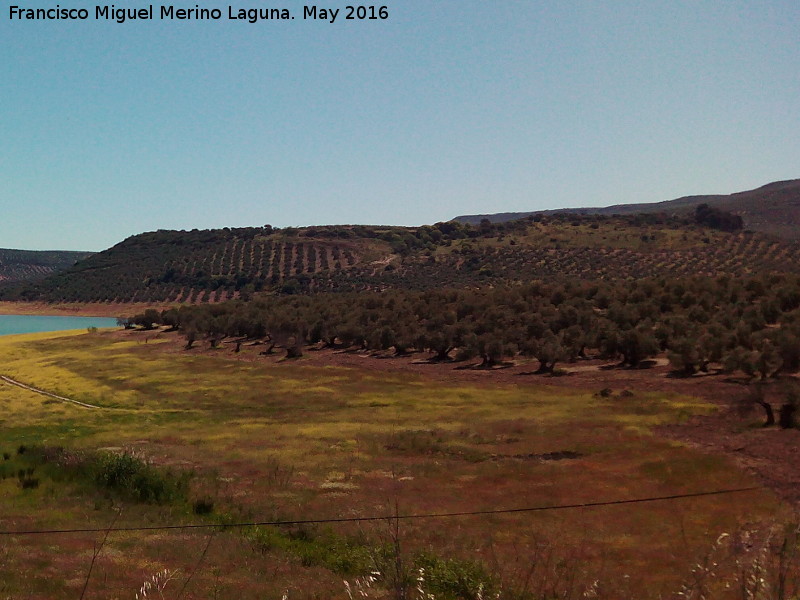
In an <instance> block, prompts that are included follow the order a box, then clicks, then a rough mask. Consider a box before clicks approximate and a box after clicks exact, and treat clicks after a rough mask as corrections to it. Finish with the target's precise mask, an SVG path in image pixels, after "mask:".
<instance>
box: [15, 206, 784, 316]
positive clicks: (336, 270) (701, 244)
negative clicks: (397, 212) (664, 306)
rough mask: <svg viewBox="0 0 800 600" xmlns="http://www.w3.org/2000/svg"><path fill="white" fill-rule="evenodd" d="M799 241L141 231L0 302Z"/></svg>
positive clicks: (757, 269) (445, 281) (342, 283)
mask: <svg viewBox="0 0 800 600" xmlns="http://www.w3.org/2000/svg"><path fill="white" fill-rule="evenodd" d="M797 251H798V244H797V243H796V242H788V241H783V240H780V239H778V238H776V237H773V236H768V235H764V234H760V233H752V232H742V231H739V232H725V231H719V230H715V229H709V228H706V227H701V226H699V225H697V224H695V223H694V222H693V221H692V220H690V219H688V218H676V217H667V216H665V215H663V214H650V215H630V216H616V217H609V216H603V215H570V214H554V215H549V216H541V215H538V216H534V217H530V218H527V219H523V220H518V221H510V222H506V223H498V224H489V223H484V224H482V225H480V226H478V227H474V226H471V225H469V224H460V223H457V222H452V221H451V222H447V223H437V224H436V225H432V226H423V227H419V228H403V227H379V226H371V227H370V226H330V227H312V228H304V229H295V228H291V229H290V228H286V229H273V228H271V227H266V228H240V229H220V230H207V231H198V230H193V231H188V232H187V231H157V232H152V233H145V234H141V235H137V236H133V237H131V238H129V239H127V240H125V241H123V242H121V243H119V244H117V245H116V246H114V247H112V248H110V249H108V250H106V251H104V252H100V253H98V254H95V255H93V256H90V257H89V258H87V259H86V260H83V261H81V262H79V263H78V264H76V265H75V266H73V267H71V268H69V269H67V270H65V271H62V272H59V273H56V274H54V275H52V276H50V277H48V278H46V279H44V280H42V281H38V282H33V283H28V284H22V285H17V286H14V287H9V288H7V289H5V290H3V291H2V292H0V299H4V300H38V301H46V302H76V301H83V302H87V301H88V302H98V301H99V302H163V301H167V302H189V303H195V302H208V301H212V302H217V301H221V300H225V299H229V298H234V297H245V298H246V297H250V296H252V295H253V294H254V293H258V292H270V293H278V294H284V295H286V294H296V293H307V292H323V291H361V290H376V289H378V290H379V289H388V288H404V289H416V290H425V289H434V288H440V287H443V286H455V287H463V286H470V287H483V286H493V285H499V284H504V283H513V282H525V281H530V280H534V279H542V278H573V279H574V278H579V279H585V280H593V279H603V280H613V279H628V278H640V277H649V276H686V275H696V274H702V275H721V274H728V275H748V274H753V273H763V272H800V264H799V263H798V261H797V260H796V258H795V257H796V256H797Z"/></svg>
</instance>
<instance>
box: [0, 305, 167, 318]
mask: <svg viewBox="0 0 800 600" xmlns="http://www.w3.org/2000/svg"><path fill="white" fill-rule="evenodd" d="M170 306H173V305H171V304H158V303H156V304H148V303H135V304H125V303H108V304H105V303H94V302H74V303H72V302H57V303H48V302H21V301H0V315H31V316H46V315H50V316H60V317H63V316H71V317H130V316H133V315H135V314H137V313H140V312H142V311H144V310H145V309H147V308H155V309H157V310H161V309H163V308H168V307H170Z"/></svg>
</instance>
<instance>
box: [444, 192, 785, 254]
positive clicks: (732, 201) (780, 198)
mask: <svg viewBox="0 0 800 600" xmlns="http://www.w3.org/2000/svg"><path fill="white" fill-rule="evenodd" d="M700 204H708V205H710V206H713V207H715V208H719V209H722V210H725V211H728V212H731V213H733V214H735V215H739V216H741V217H742V219H743V220H744V224H745V227H746V228H747V229H751V230H753V231H759V232H762V233H769V234H772V235H777V236H780V237H782V238H784V239H791V240H797V239H800V179H792V180H789V181H777V182H774V183H769V184H767V185H764V186H761V187H759V188H757V189H754V190H749V191H745V192H738V193H735V194H729V195H709V196H685V197H683V198H677V199H675V200H667V201H664V202H654V203H648V204H615V205H613V206H606V207H603V208H591V207H587V208H565V209H557V210H544V211H532V212H519V213H494V214H485V215H462V216H459V217H456V218H455V219H454V220H456V221H458V222H460V223H471V224H473V225H478V224H479V223H480V222H481V220H482V219H489V221H491V222H493V223H500V222H505V221H512V220H515V219H520V218H524V217H527V216H530V215H534V214H553V213H564V212H568V213H580V214H598V215H614V214H618V215H630V214H639V213H667V214H674V215H685V214H689V213H691V212H692V211H693V210H694V209H695V208H696V207H697V206H698V205H700Z"/></svg>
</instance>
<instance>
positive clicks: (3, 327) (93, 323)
mask: <svg viewBox="0 0 800 600" xmlns="http://www.w3.org/2000/svg"><path fill="white" fill-rule="evenodd" d="M116 326H117V320H116V319H115V318H111V317H53V316H39V315H35V316H33V315H0V335H8V334H10V333H36V332H38V331H66V330H68V329H87V328H89V327H116Z"/></svg>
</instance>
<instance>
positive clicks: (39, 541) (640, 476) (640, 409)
mask: <svg viewBox="0 0 800 600" xmlns="http://www.w3.org/2000/svg"><path fill="white" fill-rule="evenodd" d="M176 348H177V344H176V342H175V341H174V340H173V339H172V338H170V337H169V336H166V335H163V334H161V335H160V336H156V335H155V334H153V335H151V337H150V339H149V340H148V342H147V343H144V337H143V336H142V335H136V334H130V335H128V334H127V333H126V334H119V333H115V334H100V335H93V336H89V335H77V334H69V335H66V334H55V335H54V334H49V335H41V334H37V335H29V336H10V337H7V338H0V364H2V365H3V366H2V370H3V371H4V373H5V374H8V375H10V376H12V377H14V378H15V379H19V380H20V381H24V382H26V383H29V384H31V385H35V386H36V387H39V388H42V389H46V390H48V391H52V392H55V393H58V394H60V395H64V396H68V397H74V398H76V399H79V400H83V401H86V402H90V403H92V404H97V405H100V406H103V407H107V408H106V409H104V410H86V409H81V408H79V407H74V406H69V405H65V404H62V403H56V402H51V401H48V399H46V398H44V397H42V396H40V395H38V394H33V393H30V392H26V391H24V390H20V389H19V388H12V387H11V386H5V385H3V386H0V406H2V407H3V409H2V410H3V416H2V425H0V426H1V427H2V431H3V445H4V447H3V448H0V451H9V452H12V451H13V449H14V448H16V447H17V446H18V445H19V444H28V445H33V444H45V445H63V446H66V447H69V448H100V447H108V446H112V447H131V448H136V449H137V451H138V452H141V453H144V454H145V455H147V456H148V457H149V458H150V459H152V460H153V461H154V462H155V464H157V465H161V466H164V467H167V466H169V467H172V468H179V469H192V470H194V471H196V472H197V474H198V475H197V477H196V478H195V480H194V493H196V494H197V495H198V496H202V497H204V498H205V497H208V498H210V499H212V500H213V501H214V506H215V510H216V511H217V518H220V519H222V518H226V519H234V520H237V519H256V520H263V519H268V520H269V519H276V518H282V519H286V518H308V517H319V518H337V517H350V516H367V515H374V514H389V513H391V512H392V507H393V506H394V505H395V503H396V506H397V507H398V510H399V512H401V513H428V512H452V511H464V510H486V509H495V508H517V507H524V506H547V505H550V506H552V505H558V504H572V503H579V502H591V501H597V500H613V499H624V498H633V497H646V496H659V495H666V494H677V493H682V492H694V491H698V490H710V489H719V488H729V487H740V486H745V485H750V484H752V481H751V480H750V479H749V478H748V477H747V476H746V475H745V474H743V473H741V472H740V471H738V470H737V469H736V468H735V467H734V466H732V465H731V464H729V463H728V462H726V461H725V460H723V459H720V458H716V457H712V456H707V455H703V454H699V453H698V452H696V451H695V450H692V449H689V448H687V447H683V446H681V445H678V444H675V443H671V442H668V441H665V440H662V439H659V438H657V437H654V436H653V435H652V434H651V433H650V427H652V426H653V425H656V424H661V423H670V422H677V421H680V420H681V419H684V418H686V416H687V415H690V414H696V413H702V412H707V411H709V410H711V408H710V407H709V406H708V405H706V404H704V403H702V402H700V401H697V400H694V399H691V398H688V397H684V396H677V395H664V394H660V393H637V394H636V395H635V397H633V398H630V399H620V398H610V399H604V398H600V397H599V396H596V395H595V394H593V393H590V392H585V391H577V390H576V391H572V390H568V389H564V388H563V387H560V388H555V387H553V388H551V387H547V386H542V385H522V384H519V385H502V386H493V385H491V384H490V383H487V384H476V385H466V384H447V383H443V382H441V381H432V380H430V379H426V378H424V377H421V376H417V375H409V374H408V373H403V374H391V373H385V372H375V371H369V370H366V369H356V368H334V367H327V368H326V367H313V366H307V365H306V364H304V362H303V361H299V362H291V363H287V362H282V363H276V362H270V363H265V362H248V361H242V360H232V359H229V358H227V357H225V356H224V355H222V354H220V355H219V356H200V355H189V354H187V353H183V352H180V351H177V350H176ZM559 452H569V453H573V454H569V456H574V458H568V459H565V460H548V459H547V456H550V455H552V453H559ZM0 492H1V493H0V498H2V500H0V514H3V515H4V516H3V518H2V519H0V528H3V529H8V528H13V527H19V526H31V527H65V526H80V527H85V526H96V527H100V528H102V527H104V526H107V524H108V522H109V521H110V520H111V518H112V517H111V515H112V514H113V513H112V511H111V505H112V503H114V504H117V505H118V504H119V501H118V500H114V499H113V498H112V499H109V498H108V497H106V496H103V495H102V494H98V492H96V491H93V490H91V489H86V488H85V487H80V486H74V485H70V484H66V483H63V482H59V481H56V480H50V479H47V478H45V479H43V481H42V484H41V486H40V487H39V488H38V489H36V490H22V489H20V488H19V486H18V485H17V484H16V480H14V479H11V478H8V479H4V480H2V481H0ZM781 510H782V509H781V507H780V505H779V503H778V502H777V501H776V500H775V499H774V497H773V496H772V495H771V494H770V493H768V492H766V491H764V492H755V493H748V494H736V495H730V496H727V497H725V498H724V500H723V499H721V498H719V497H712V498H695V499H687V500H680V501H674V502H656V503H649V504H642V505H626V506H610V507H603V508H596V509H583V510H566V511H549V512H538V513H520V514H511V515H492V516H480V517H467V518H459V519H441V520H435V521H434V520H420V521H407V522H406V521H404V522H403V525H402V530H401V532H400V533H401V535H402V540H403V552H404V553H407V556H408V560H409V561H410V562H409V564H411V563H412V562H413V557H414V556H418V555H419V554H420V553H424V552H427V553H433V554H434V555H435V556H437V557H440V558H441V559H450V558H452V559H458V560H461V561H468V562H470V561H471V562H475V563H479V564H482V565H483V566H484V567H485V569H486V570H487V571H488V572H490V573H493V574H494V576H495V577H496V578H497V580H498V581H501V582H502V584H503V586H504V588H505V589H507V590H509V592H508V594H510V593H511V592H510V590H513V589H515V588H517V589H519V588H525V587H526V586H527V588H528V589H529V591H536V590H539V587H535V586H541V585H542V582H545V581H550V582H551V583H552V582H553V581H554V578H555V577H556V570H557V567H558V568H560V569H561V570H562V571H564V574H563V576H564V577H566V576H567V575H570V576H571V577H573V578H574V579H576V581H575V587H574V590H581V593H583V592H582V590H584V589H585V586H586V585H589V584H591V582H593V581H594V580H595V579H599V580H600V581H601V582H606V583H604V585H605V586H606V588H604V589H607V588H608V586H609V585H616V586H617V588H616V589H618V590H620V589H622V587H620V586H621V585H622V583H621V582H629V583H625V586H627V588H629V591H630V594H631V596H630V597H653V598H655V597H659V596H658V595H659V594H662V596H663V595H664V594H668V593H671V592H674V591H675V590H678V589H680V585H681V582H682V581H683V577H684V575H685V574H686V573H687V572H688V571H689V565H690V564H691V563H692V561H694V562H696V561H697V557H700V556H703V554H704V553H705V552H707V549H708V547H709V545H710V544H711V543H712V542H713V540H715V539H716V538H717V536H718V535H719V534H720V533H721V532H732V531H738V530H739V529H740V528H741V527H742V525H743V524H745V523H756V522H761V521H770V522H771V521H773V520H775V519H776V518H781ZM197 518H198V517H197V516H195V515H192V514H190V513H187V512H186V511H185V509H183V508H179V507H155V506H148V505H124V507H123V512H122V515H121V516H120V520H119V523H118V524H119V525H139V524H157V523H165V522H173V521H181V522H185V521H188V520H197ZM381 527H382V526H379V525H376V526H374V527H373V526H360V527H359V526H358V525H355V524H350V525H339V526H335V527H331V528H330V529H328V530H326V529H324V528H313V527H312V528H310V529H309V530H308V531H305V532H299V533H298V532H296V531H295V532H291V531H288V532H286V531H284V532H283V533H280V534H279V535H280V536H282V537H280V536H279V537H277V538H275V537H274V536H273V538H272V542H271V543H272V546H269V545H267V546H262V547H261V548H262V549H261V550H259V549H258V548H256V547H254V545H253V543H252V538H251V537H248V535H242V534H241V533H236V532H232V531H228V532H225V533H220V534H218V535H217V536H216V537H215V539H214V540H213V543H211V545H210V547H209V549H208V555H207V556H206V557H205V559H204V563H203V564H204V567H203V568H202V570H201V571H200V572H198V574H197V575H196V576H195V577H194V578H193V580H192V582H191V588H190V589H191V590H192V592H191V593H196V594H197V597H220V598H223V597H230V594H232V593H234V590H235V594H236V595H237V596H238V597H240V598H264V597H274V598H279V597H280V596H281V595H282V594H283V592H284V590H286V589H290V591H291V593H290V596H291V597H292V598H296V597H301V598H302V597H308V598H311V597H331V595H332V594H333V595H336V594H338V595H339V596H340V597H344V590H343V588H342V586H341V577H342V575H340V574H339V573H336V572H333V571H331V568H332V567H331V564H332V560H333V558H336V557H337V555H336V553H337V552H341V544H342V543H343V542H342V540H350V541H351V542H352V543H358V544H365V547H372V546H374V544H376V543H378V541H379V540H380V539H381V536H382V532H383V530H382V529H381ZM270 535H272V534H270ZM292 536H301V537H302V536H308V538H307V539H306V538H303V539H301V538H297V537H292ZM96 537H97V536H91V535H77V536H61V537H51V538H48V539H43V538H36V537H21V538H19V539H16V540H14V541H13V542H12V540H9V539H8V538H2V539H0V580H2V579H4V578H5V580H6V581H8V583H5V584H3V585H6V586H7V589H6V590H3V588H2V587H0V591H3V593H5V594H6V595H13V596H14V597H18V596H25V595H28V596H34V595H36V594H39V595H42V594H44V595H45V596H46V597H49V598H59V597H64V598H74V597H76V595H75V585H76V582H81V584H82V577H83V576H85V572H86V568H87V567H88V564H89V560H91V556H92V554H91V552H92V548H93V543H94V542H96ZM298 540H300V541H298ZM337 540H338V541H337ZM206 542H207V537H206V536H205V535H204V534H202V533H197V534H193V533H171V532H162V533H150V534H133V533H131V534H121V533H120V534H117V533H115V534H112V535H111V536H110V537H109V540H108V542H107V545H106V547H105V548H104V550H103V552H102V553H101V555H100V556H98V558H97V565H96V566H95V572H94V574H93V576H92V585H91V586H90V591H91V594H89V596H88V597H97V598H100V597H114V596H115V595H116V596H117V597H129V596H131V595H132V592H131V590H134V591H135V590H136V589H139V588H138V586H140V585H141V584H142V582H143V581H145V580H146V579H147V578H148V577H151V576H152V574H153V573H156V572H159V571H161V570H162V569H168V570H169V571H170V572H172V571H173V570H176V569H177V570H178V571H179V573H183V574H187V573H190V572H192V566H193V565H194V564H195V562H196V561H197V559H198V557H199V556H200V555H201V553H202V552H203V548H204V547H205V545H206ZM337 544H339V545H338V546H337ZM264 548H267V549H266V550H264ZM326 553H327V555H330V556H328V557H327V558H326V555H325V554H326ZM87 557H88V559H87ZM320 557H322V558H320ZM331 557H333V558H331ZM329 559H330V560H329ZM326 560H327V562H325V561H326ZM320 561H321V562H320ZM558 565H560V566H558ZM531 569H533V571H531ZM537 569H538V570H537ZM568 571H569V573H567V572H568ZM531 573H533V575H531ZM54 574H57V575H54ZM363 574H365V573H362V575H363ZM626 576H627V578H626ZM532 580H535V581H532ZM526 582H527V583H526ZM608 582H611V583H608ZM579 584H580V585H579ZM554 585H555V584H554ZM582 586H583V587H582ZM214 590H216V591H214ZM201 591H202V593H201ZM545 591H546V590H545ZM537 593H539V592H537ZM576 593H577V592H576ZM620 593H621V592H620ZM226 594H228V595H226ZM437 597H438V596H437ZM504 597H512V596H510V595H507V596H504ZM620 597H622V596H620Z"/></svg>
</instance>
